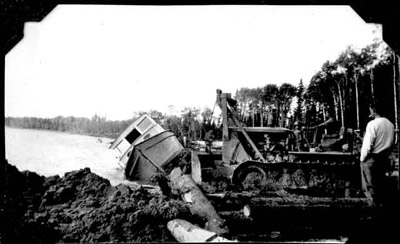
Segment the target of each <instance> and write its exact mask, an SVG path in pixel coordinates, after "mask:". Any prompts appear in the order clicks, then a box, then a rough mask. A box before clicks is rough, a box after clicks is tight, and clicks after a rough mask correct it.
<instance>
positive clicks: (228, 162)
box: [192, 89, 361, 197]
mask: <svg viewBox="0 0 400 244" xmlns="http://www.w3.org/2000/svg"><path fill="white" fill-rule="evenodd" d="M216 104H217V105H218V106H219V107H220V108H221V111H222V112H221V114H222V122H221V126H222V145H223V146H222V150H221V152H220V153H213V155H210V154H205V153H195V154H196V155H195V156H194V158H196V160H194V161H195V162H196V161H197V162H200V166H198V168H199V167H201V170H198V172H202V173H203V174H204V173H206V171H207V169H209V168H210V167H213V166H212V165H213V164H215V163H216V164H217V165H220V166H222V167H225V168H227V169H229V170H225V172H228V173H226V174H227V175H226V176H227V177H229V178H230V179H231V181H232V183H233V184H234V185H236V186H238V187H239V188H241V189H243V190H251V189H252V188H253V189H254V188H263V189H268V190H285V191H288V192H293V193H301V194H307V195H314V196H334V197H357V196H359V195H360V193H361V169H360V163H359V150H358V149H359V147H360V145H358V144H357V139H358V142H359V138H360V137H359V136H357V133H354V131H353V130H351V129H342V130H341V132H340V133H339V136H338V138H324V137H323V138H322V139H321V143H320V148H316V147H315V144H316V143H315V141H313V143H308V140H307V139H306V136H305V137H304V139H305V141H306V144H307V146H306V147H303V148H301V147H300V146H299V145H298V141H297V139H296V138H297V135H296V131H294V130H290V129H287V128H283V127H247V126H245V124H244V123H243V122H242V121H240V119H239V116H238V110H237V108H236V105H237V102H236V101H235V100H234V99H232V97H231V94H230V93H223V92H222V91H221V90H219V89H218V90H217V99H216ZM305 134H306V133H305ZM311 137H312V138H314V139H315V138H316V137H315V134H314V135H313V134H311ZM333 144H335V145H338V144H340V145H341V146H339V147H337V146H336V147H335V148H339V150H337V149H334V150H332V149H329V146H330V145H333ZM324 146H325V147H326V148H325V149H323V150H321V148H322V147H324ZM304 148H306V150H304ZM192 157H193V156H192ZM210 161H212V162H213V163H210Z"/></svg>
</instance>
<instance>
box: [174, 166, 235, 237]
mask: <svg viewBox="0 0 400 244" xmlns="http://www.w3.org/2000/svg"><path fill="white" fill-rule="evenodd" d="M170 180H171V183H172V184H171V187H172V189H173V190H175V191H177V192H178V193H179V194H180V195H181V197H182V200H183V201H184V202H186V203H188V204H189V205H190V211H191V213H192V214H194V215H197V216H199V217H201V218H204V219H206V220H207V223H206V226H205V229H207V230H210V231H213V232H215V233H217V234H223V233H226V232H227V231H228V230H227V229H226V228H223V227H222V225H223V224H224V220H223V219H222V218H221V217H220V216H219V215H218V213H217V211H216V210H215V209H214V207H213V206H212V205H211V203H210V202H209V201H208V199H207V198H206V197H205V196H204V194H203V192H202V191H201V190H200V188H199V187H198V186H197V185H196V183H195V182H194V181H193V179H192V176H191V175H188V174H183V172H182V171H181V169H180V168H175V169H173V170H172V171H171V173H170Z"/></svg>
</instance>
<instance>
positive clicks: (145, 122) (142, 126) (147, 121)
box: [137, 117, 151, 133]
mask: <svg viewBox="0 0 400 244" xmlns="http://www.w3.org/2000/svg"><path fill="white" fill-rule="evenodd" d="M150 125H151V120H150V119H148V118H147V117H144V119H143V120H142V121H140V123H139V124H138V125H137V127H138V128H139V129H140V131H142V133H143V132H145V131H146V130H147V129H148V128H149V127H150Z"/></svg>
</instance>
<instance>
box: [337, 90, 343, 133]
mask: <svg viewBox="0 0 400 244" xmlns="http://www.w3.org/2000/svg"><path fill="white" fill-rule="evenodd" d="M336 84H337V87H338V92H339V106H340V117H341V122H342V127H343V126H344V106H343V96H342V89H341V88H340V84H339V83H338V82H337V83H336Z"/></svg>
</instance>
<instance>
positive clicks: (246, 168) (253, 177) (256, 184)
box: [232, 162, 267, 191]
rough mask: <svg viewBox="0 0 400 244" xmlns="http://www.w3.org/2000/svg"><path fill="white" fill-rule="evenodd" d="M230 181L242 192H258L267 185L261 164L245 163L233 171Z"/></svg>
mask: <svg viewBox="0 0 400 244" xmlns="http://www.w3.org/2000/svg"><path fill="white" fill-rule="evenodd" d="M232 181H233V183H234V184H235V185H237V186H239V187H241V188H242V189H243V190H250V191H251V190H260V189H262V188H264V187H265V186H266V184H267V174H266V173H265V171H264V169H263V167H262V163H259V162H245V163H242V164H241V165H239V166H238V167H237V168H236V169H235V171H234V172H233V177H232Z"/></svg>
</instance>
